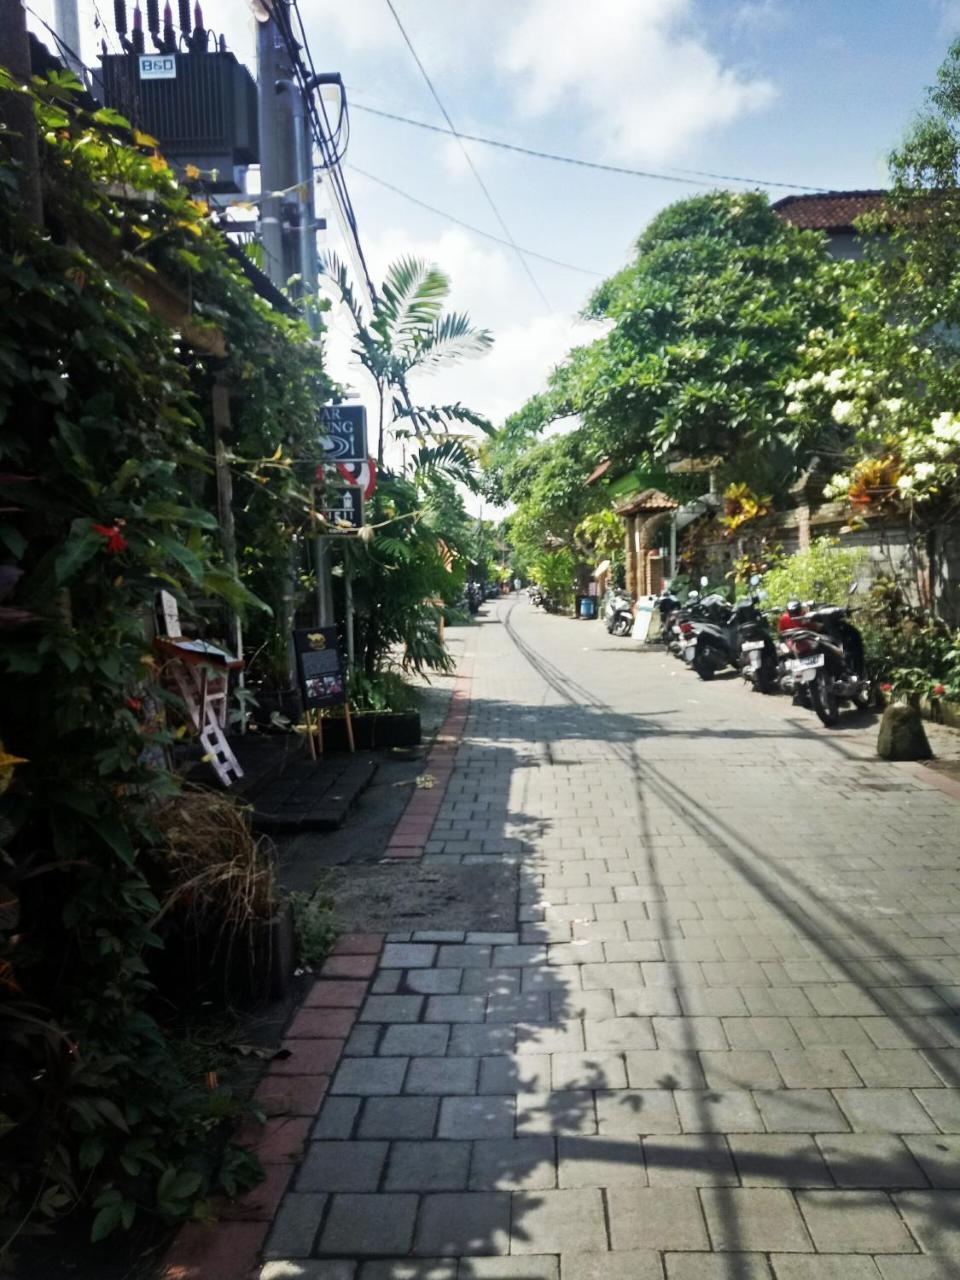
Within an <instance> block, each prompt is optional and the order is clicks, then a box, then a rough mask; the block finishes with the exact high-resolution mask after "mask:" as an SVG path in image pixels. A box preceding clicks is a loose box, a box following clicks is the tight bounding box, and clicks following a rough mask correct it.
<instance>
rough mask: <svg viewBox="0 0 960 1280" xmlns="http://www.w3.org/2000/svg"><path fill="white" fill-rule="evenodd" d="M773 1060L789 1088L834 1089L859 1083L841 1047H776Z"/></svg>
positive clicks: (858, 1078)
mask: <svg viewBox="0 0 960 1280" xmlns="http://www.w3.org/2000/svg"><path fill="white" fill-rule="evenodd" d="M773 1060H774V1062H775V1063H776V1064H777V1070H778V1071H779V1072H780V1074H781V1075H782V1076H783V1079H784V1083H785V1084H786V1086H787V1088H788V1089H837V1088H845V1087H849V1086H856V1085H858V1084H860V1077H859V1076H858V1075H857V1073H856V1071H854V1069H853V1066H852V1065H851V1063H850V1060H849V1059H848V1058H847V1057H846V1056H845V1054H844V1053H843V1050H842V1049H825V1048H815V1049H806V1050H803V1049H776V1050H774V1052H773Z"/></svg>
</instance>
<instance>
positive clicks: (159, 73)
mask: <svg viewBox="0 0 960 1280" xmlns="http://www.w3.org/2000/svg"><path fill="white" fill-rule="evenodd" d="M176 78H177V57H176V54H173V53H142V54H141V55H140V79H141V80H176Z"/></svg>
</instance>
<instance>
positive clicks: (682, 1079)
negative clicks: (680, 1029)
mask: <svg viewBox="0 0 960 1280" xmlns="http://www.w3.org/2000/svg"><path fill="white" fill-rule="evenodd" d="M625 1058H626V1064H627V1078H628V1080H629V1082H630V1087H631V1088H632V1089H702V1088H703V1087H704V1085H705V1084H706V1081H705V1080H704V1078H703V1072H702V1071H701V1070H700V1060H699V1058H698V1057H697V1055H696V1054H695V1053H681V1052H676V1051H672V1050H668V1049H637V1050H630V1051H628V1052H627V1053H626V1055H625Z"/></svg>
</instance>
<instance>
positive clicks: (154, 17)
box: [147, 0, 160, 38]
mask: <svg viewBox="0 0 960 1280" xmlns="http://www.w3.org/2000/svg"><path fill="white" fill-rule="evenodd" d="M147 30H148V31H149V32H150V34H151V35H152V36H153V37H154V38H156V37H157V36H159V34H160V0H147Z"/></svg>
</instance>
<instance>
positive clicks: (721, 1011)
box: [677, 944, 747, 1018]
mask: <svg viewBox="0 0 960 1280" xmlns="http://www.w3.org/2000/svg"><path fill="white" fill-rule="evenodd" d="M711 945H712V944H711ZM677 994H678V996H679V998H680V1004H681V1005H682V1006H683V1008H682V1012H683V1013H685V1014H686V1015H687V1017H698V1016H707V1017H714V1018H722V1017H746V1015H747V1006H746V1004H745V1003H744V999H743V996H742V994H741V993H740V989H739V988H738V987H683V988H682V989H681V990H680V991H679V992H678V993H677Z"/></svg>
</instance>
